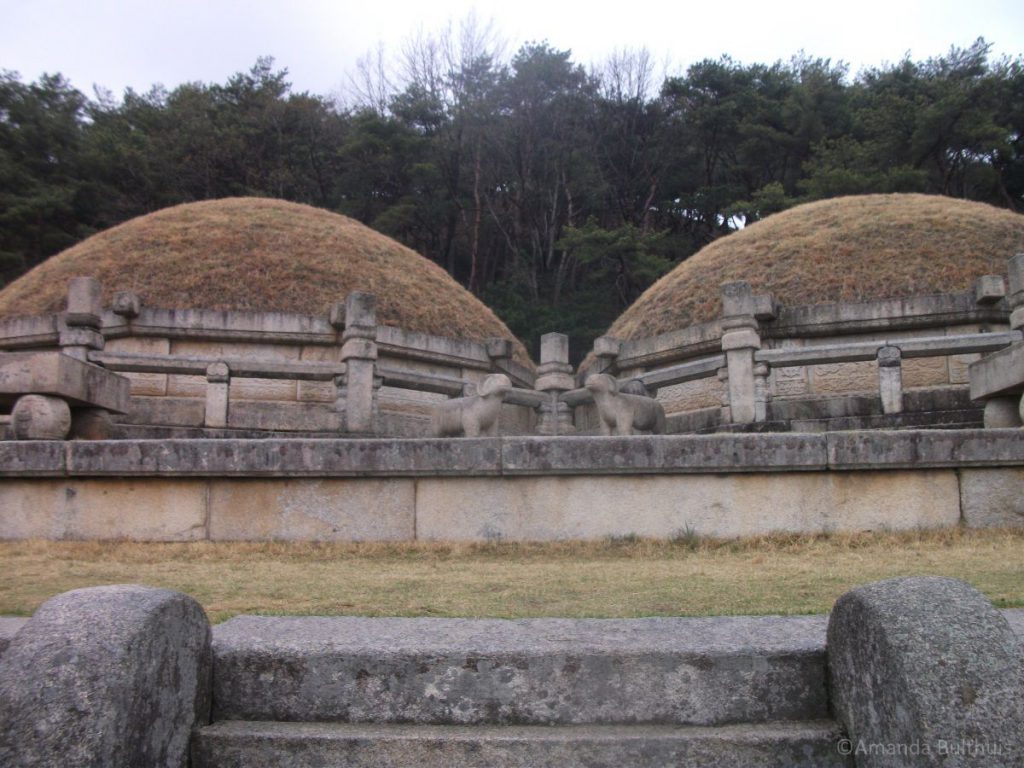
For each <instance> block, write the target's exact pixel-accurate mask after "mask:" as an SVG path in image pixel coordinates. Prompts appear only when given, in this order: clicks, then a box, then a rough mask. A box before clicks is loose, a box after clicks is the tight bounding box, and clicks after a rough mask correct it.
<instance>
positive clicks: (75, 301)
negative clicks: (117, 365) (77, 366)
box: [58, 277, 103, 361]
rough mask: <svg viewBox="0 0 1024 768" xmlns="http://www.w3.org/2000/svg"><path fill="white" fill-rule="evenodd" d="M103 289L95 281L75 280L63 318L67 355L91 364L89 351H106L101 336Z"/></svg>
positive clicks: (63, 344) (62, 340) (62, 341)
mask: <svg viewBox="0 0 1024 768" xmlns="http://www.w3.org/2000/svg"><path fill="white" fill-rule="evenodd" d="M102 296H103V289H102V286H101V285H100V281H99V280H97V279H96V278H95V277H73V278H71V281H70V282H69V283H68V308H67V311H66V312H65V313H64V315H63V316H62V318H61V320H62V322H61V326H60V338H59V342H58V343H59V344H60V348H61V352H63V353H64V354H65V355H70V356H71V357H74V358H77V359H78V360H83V361H88V359H89V351H90V350H94V349H95V350H100V349H103V334H102V333H100V323H101V315H102V314H103V305H102Z"/></svg>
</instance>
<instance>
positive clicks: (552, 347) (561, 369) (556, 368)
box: [534, 333, 576, 435]
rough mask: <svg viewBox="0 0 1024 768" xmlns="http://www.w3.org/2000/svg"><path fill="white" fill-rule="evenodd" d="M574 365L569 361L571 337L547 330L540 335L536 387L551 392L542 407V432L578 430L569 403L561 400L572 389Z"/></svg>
mask: <svg viewBox="0 0 1024 768" xmlns="http://www.w3.org/2000/svg"><path fill="white" fill-rule="evenodd" d="M574 385H575V382H574V381H573V378H572V366H571V365H569V337H568V336H566V335H565V334H564V333H546V334H544V335H543V336H541V337H540V365H539V366H538V368H537V382H536V384H534V387H535V388H536V389H537V390H538V391H540V392H546V393H548V394H549V395H550V396H551V401H550V402H549V403H545V404H544V405H542V406H541V407H540V420H539V421H538V423H537V431H538V432H539V433H540V434H542V435H571V434H573V433H574V432H575V431H576V428H575V427H574V426H573V423H572V410H571V409H570V408H569V404H568V403H563V402H560V401H559V400H558V396H559V395H560V394H562V393H563V392H568V391H569V390H570V389H573V387H574Z"/></svg>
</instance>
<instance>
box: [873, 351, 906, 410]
mask: <svg viewBox="0 0 1024 768" xmlns="http://www.w3.org/2000/svg"><path fill="white" fill-rule="evenodd" d="M877 357H878V393H879V395H881V398H882V413H887V414H888V413H903V353H902V351H901V350H900V348H899V347H893V346H887V347H882V348H881V349H879V350H878V355H877Z"/></svg>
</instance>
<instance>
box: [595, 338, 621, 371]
mask: <svg viewBox="0 0 1024 768" xmlns="http://www.w3.org/2000/svg"><path fill="white" fill-rule="evenodd" d="M621 350H622V340H621V339H616V338H615V337H614V336H598V337H597V338H596V339H594V357H596V358H597V363H596V364H595V365H594V366H593V367H592V368H591V369H590V371H589V373H590V374H595V373H611V372H612V371H613V370H614V368H615V363H616V360H618V357H619V352H620V351H621Z"/></svg>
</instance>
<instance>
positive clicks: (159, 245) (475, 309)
mask: <svg viewBox="0 0 1024 768" xmlns="http://www.w3.org/2000/svg"><path fill="white" fill-rule="evenodd" d="M76 275H91V276H94V277H96V278H99V280H101V281H102V282H103V287H104V300H105V301H107V302H109V301H110V300H111V298H112V297H113V293H114V292H115V291H136V292H137V293H139V294H140V295H141V296H142V298H143V300H144V301H145V303H147V304H149V305H150V306H156V307H197V308H204V309H239V310H262V311H280V312H302V313H306V314H318V313H321V312H326V311H327V309H328V307H330V305H331V304H333V303H334V302H336V301H340V300H341V299H343V298H344V297H345V295H346V294H348V293H349V292H351V291H357V290H358V291H369V292H371V293H375V294H377V302H378V304H377V315H378V319H379V321H380V322H382V323H385V324H388V325H397V326H399V327H402V328H405V329H407V330H411V331H421V332H424V333H433V334H438V335H441V336H454V337H457V338H464V339H485V338H487V337H489V336H502V337H505V338H508V339H512V338H514V337H513V336H512V333H511V331H509V329H508V328H507V327H506V326H505V324H504V323H502V322H501V320H499V319H498V317H497V316H496V315H495V314H494V313H493V312H491V310H490V309H488V308H487V307H486V306H484V304H483V303H482V302H480V301H479V300H478V299H477V298H476V297H475V296H473V295H472V294H471V293H470V292H469V291H467V290H466V289H465V288H463V287H462V286H461V285H459V284H458V283H457V282H456V281H455V280H453V279H452V278H451V277H450V276H449V275H448V273H447V272H445V271H444V270H443V269H442V268H441V267H439V266H438V265H436V264H434V263H433V262H432V261H430V260H429V259H426V258H424V257H422V256H420V255H419V254H417V253H416V252H414V251H412V250H410V249H409V248H406V247H405V246H403V245H400V244H399V243H397V242H395V241H394V240H392V239H391V238H388V237H385V236H384V235H382V234H380V233H379V232H375V231H374V230H372V229H370V228H368V227H365V226H363V225H362V224H360V223H359V222H357V221H354V220H352V219H349V218H347V217H345V216H340V215H338V214H336V213H331V212H330V211H325V210H322V209H319V208H313V207H311V206H308V205H299V204H297V203H288V202H285V201H283V200H270V199H262V198H251V197H243V198H229V199H226V200H211V201H206V202H200V203H187V204H184V205H178V206H174V207H172V208H165V209H164V210H162V211H157V212H156V213H151V214H149V215H147V216H140V217H138V218H136V219H132V220H131V221H128V222H125V223H124V224H121V225H120V226H117V227H113V228H111V229H108V230H106V231H104V232H101V233H99V234H97V235H93V236H92V237H90V238H88V239H87V240H84V241H82V242H81V243H78V244H77V245H75V246H73V247H72V248H69V249H67V250H66V251H63V252H61V253H59V254H57V255H56V256H54V257H52V258H50V259H48V260H47V261H45V262H43V263H42V264H40V265H39V266H38V267H36V268H35V269H33V270H32V271H31V272H29V273H27V274H25V275H23V276H22V277H20V278H19V279H18V280H15V281H14V282H13V283H11V284H10V285H9V286H7V287H6V288H4V289H3V291H0V317H3V316H10V315H28V314H38V313H43V312H56V311H59V310H60V309H61V308H62V302H63V300H64V294H65V291H66V289H67V283H68V280H69V279H70V278H72V277H75V276H76ZM515 344H516V359H517V360H518V361H519V362H521V363H523V364H524V365H529V364H530V362H529V356H528V355H527V353H526V350H525V348H524V347H523V346H522V345H521V344H520V343H519V342H518V341H517V342H515Z"/></svg>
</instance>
